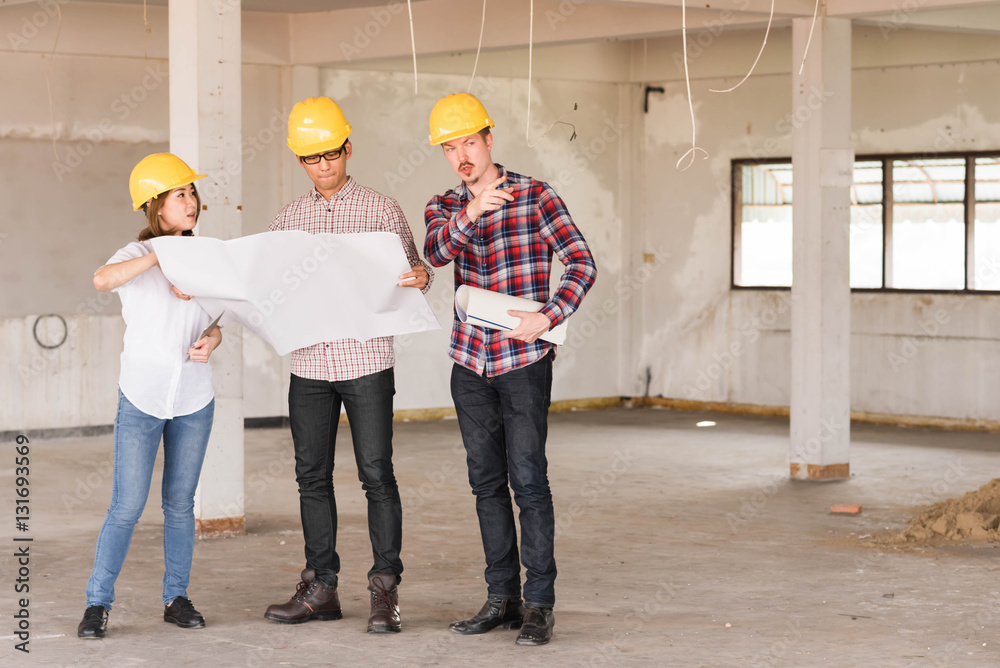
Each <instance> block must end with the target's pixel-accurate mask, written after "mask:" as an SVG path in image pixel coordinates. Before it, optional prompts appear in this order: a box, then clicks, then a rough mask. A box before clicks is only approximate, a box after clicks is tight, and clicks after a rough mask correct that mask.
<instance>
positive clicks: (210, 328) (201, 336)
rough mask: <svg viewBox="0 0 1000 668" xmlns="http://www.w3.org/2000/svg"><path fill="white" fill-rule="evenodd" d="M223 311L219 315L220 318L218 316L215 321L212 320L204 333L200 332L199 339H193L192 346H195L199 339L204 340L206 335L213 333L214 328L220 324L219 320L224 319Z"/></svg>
mask: <svg viewBox="0 0 1000 668" xmlns="http://www.w3.org/2000/svg"><path fill="white" fill-rule="evenodd" d="M222 313H225V311H223V312H222ZM222 313H220V314H219V317H218V318H216V319H215V320H213V321H212V322H211V323H210V324H209V325H208V327H206V328H205V330H204V331H203V332H202V333H201V334H200V335H199V336H198V338H197V339H195V340H194V341H193V342H192V343H191V345H192V346H194V344H195V343H198V342H199V341H201V340H202V339H203V338H205V337H206V336H208V335H209V334H211V333H212V330H213V329H215V327H216V325H218V324H219V321H220V320H222Z"/></svg>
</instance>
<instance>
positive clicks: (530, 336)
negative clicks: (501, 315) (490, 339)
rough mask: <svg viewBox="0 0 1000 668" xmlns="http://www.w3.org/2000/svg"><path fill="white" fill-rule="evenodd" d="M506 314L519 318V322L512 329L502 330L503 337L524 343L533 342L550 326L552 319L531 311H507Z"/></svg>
mask: <svg viewBox="0 0 1000 668" xmlns="http://www.w3.org/2000/svg"><path fill="white" fill-rule="evenodd" d="M507 315H512V316H514V317H515V318H520V319H521V324H520V325H518V326H517V327H515V328H514V329H512V330H510V331H508V332H504V333H503V335H504V338H507V339H517V340H518V341H524V342H525V343H534V342H535V340H537V339H538V337H539V336H541V335H542V334H544V333H545V332H547V331H549V329H551V328H552V321H551V320H549V319H548V317H547V316H545V315H544V314H542V313H533V312H531V311H514V310H510V311H507Z"/></svg>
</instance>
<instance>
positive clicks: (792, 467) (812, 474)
mask: <svg viewBox="0 0 1000 668" xmlns="http://www.w3.org/2000/svg"><path fill="white" fill-rule="evenodd" d="M788 470H789V475H791V477H792V480H846V479H847V478H850V477H851V465H850V464H825V465H822V466H821V465H819V464H806V468H805V470H803V469H802V464H800V463H799V462H792V463H790V464H789V465H788Z"/></svg>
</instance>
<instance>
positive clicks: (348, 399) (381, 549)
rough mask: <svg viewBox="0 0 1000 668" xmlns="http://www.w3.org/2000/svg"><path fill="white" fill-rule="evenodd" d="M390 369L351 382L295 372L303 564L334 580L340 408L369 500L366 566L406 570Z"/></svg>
mask: <svg viewBox="0 0 1000 668" xmlns="http://www.w3.org/2000/svg"><path fill="white" fill-rule="evenodd" d="M395 393H396V390H395V386H394V381H393V371H392V369H386V370H385V371H380V372H378V373H373V374H371V375H368V376H362V377H360V378H354V379H352V380H344V381H335V382H332V383H331V382H327V381H322V380H308V379H306V378H300V377H299V376H296V375H294V374H293V375H292V379H291V384H290V386H289V388H288V417H289V422H290V423H291V427H292V441H293V442H294V444H295V479H296V481H297V482H298V484H299V509H300V512H301V514H302V535H303V538H304V539H305V544H306V549H305V553H306V567H307V568H312V569H315V571H316V577H318V578H319V579H320V580H322V581H323V582H325V583H327V584H328V585H331V586H334V587H335V586H336V585H337V573H339V572H340V557H339V556H338V555H337V500H336V499H335V498H334V494H333V458H334V447H335V445H336V442H337V425H338V422H339V420H340V406H341V404H343V405H344V407H346V409H347V420H348V422H349V423H350V425H351V436H352V438H353V439H354V458H355V459H356V460H357V463H358V478H359V479H360V480H361V487H362V489H364V490H365V497H366V498H367V499H368V535H369V537H370V539H371V543H372V554H373V556H374V559H375V563H374V565H373V566H372V568H371V570H370V571H369V572H368V574H369V576H370V575H371V574H372V573H394V574H395V575H396V581H397V582H399V579H400V578H399V576H400V574H401V573H402V572H403V563H402V562H401V561H400V559H399V551H400V546H401V543H402V536H403V510H402V505H401V504H400V501H399V488H398V487H397V486H396V478H395V476H394V475H393V471H392V397H393V395H394V394H395Z"/></svg>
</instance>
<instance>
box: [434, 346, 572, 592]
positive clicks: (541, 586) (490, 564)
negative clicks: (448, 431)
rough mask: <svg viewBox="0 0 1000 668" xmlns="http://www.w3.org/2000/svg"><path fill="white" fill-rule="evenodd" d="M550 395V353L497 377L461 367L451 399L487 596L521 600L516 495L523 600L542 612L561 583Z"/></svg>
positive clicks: (454, 372)
mask: <svg viewBox="0 0 1000 668" xmlns="http://www.w3.org/2000/svg"><path fill="white" fill-rule="evenodd" d="M551 390H552V356H551V355H546V356H545V357H544V358H543V359H540V360H538V361H537V362H535V363H534V364H529V365H528V366H525V367H521V368H520V369H515V370H514V371H509V372H507V373H505V374H501V375H499V376H494V377H492V378H487V377H485V376H481V375H479V374H477V373H475V372H473V371H469V370H468V369H466V368H465V367H463V366H460V365H458V364H456V365H455V366H454V368H453V369H452V372H451V396H452V398H453V399H454V400H455V410H456V411H457V413H458V424H459V427H460V428H461V430H462V440H463V441H464V442H465V452H466V460H467V462H468V465H469V484H470V485H472V493H473V494H475V495H476V513H477V514H478V515H479V530H480V532H481V534H482V538H483V551H484V552H485V553H486V574H485V576H486V584H487V586H488V594H489V595H490V596H492V597H498V598H517V597H518V596H520V595H521V578H520V564H519V563H518V550H517V532H516V528H515V526H514V510H513V507H512V506H511V500H510V490H511V489H513V490H514V501H516V502H517V507H518V509H519V511H520V515H519V519H520V523H521V555H520V558H521V562H523V563H524V571H525V578H524V602H525V605H532V606H537V607H542V608H551V607H552V606H553V604H554V603H555V580H556V562H555V557H554V556H553V542H554V540H555V518H554V514H553V510H552V493H551V491H550V490H549V479H548V474H547V470H548V462H547V460H546V459H545V438H546V435H547V433H548V413H549V402H550V394H551ZM508 481H509V483H510V488H508V486H507V485H508Z"/></svg>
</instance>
